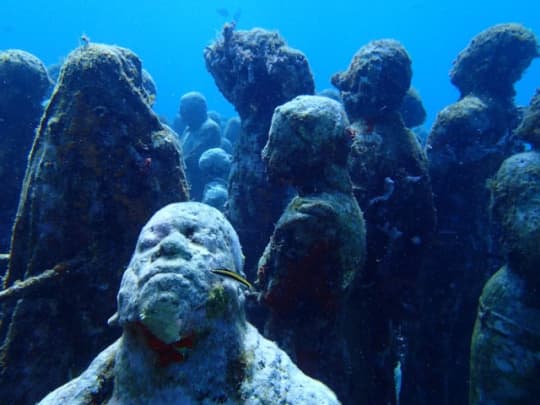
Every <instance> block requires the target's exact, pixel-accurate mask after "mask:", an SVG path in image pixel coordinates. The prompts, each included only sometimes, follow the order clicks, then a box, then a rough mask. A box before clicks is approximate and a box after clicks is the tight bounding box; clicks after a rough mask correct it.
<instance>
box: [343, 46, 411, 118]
mask: <svg viewBox="0 0 540 405" xmlns="http://www.w3.org/2000/svg"><path fill="white" fill-rule="evenodd" d="M411 77H412V70H411V60H410V58H409V55H408V54H407V51H406V50H405V48H403V46H402V45H401V44H400V43H399V42H398V41H395V40H393V39H381V40H378V41H372V42H370V43H368V44H367V45H365V46H364V47H362V48H361V49H360V50H359V51H358V52H357V53H356V54H355V55H354V57H353V59H352V61H351V64H350V65H349V67H348V69H347V70H346V71H345V72H342V73H336V74H335V75H334V76H332V84H333V85H334V86H336V87H337V88H338V89H339V90H340V93H341V99H342V100H343V104H344V105H345V110H346V111H347V114H348V116H349V119H350V120H351V121H356V120H358V119H359V118H364V119H369V120H371V119H376V118H377V117H379V116H380V115H384V114H385V113H387V112H388V111H394V110H396V109H398V108H399V106H400V105H401V102H402V100H403V97H404V96H405V93H406V92H407V89H408V88H409V86H410V84H411Z"/></svg>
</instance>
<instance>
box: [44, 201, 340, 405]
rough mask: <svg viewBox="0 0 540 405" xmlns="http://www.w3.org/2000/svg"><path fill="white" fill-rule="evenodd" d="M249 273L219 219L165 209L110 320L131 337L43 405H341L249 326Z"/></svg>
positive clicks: (197, 206) (182, 206)
mask: <svg viewBox="0 0 540 405" xmlns="http://www.w3.org/2000/svg"><path fill="white" fill-rule="evenodd" d="M242 268H243V256H242V252H241V248H240V243H239V241H238V236H237V235H236V232H235V231H234V230H233V228H232V226H231V225H230V224H229V222H228V221H227V220H226V219H225V217H224V216H223V215H222V214H221V213H220V212H219V211H218V210H217V209H215V208H213V207H210V206H207V205H205V204H201V203H197V202H185V203H176V204H170V205H168V206H166V207H164V208H162V209H161V210H160V211H158V212H157V213H156V214H155V215H154V216H153V217H152V218H151V219H150V221H149V222H148V223H147V224H146V225H145V226H144V228H143V229H142V231H141V233H140V236H139V239H138V242H137V245H136V247H135V252H134V253H133V257H132V259H131V262H130V264H129V266H128V268H127V270H126V272H125V273H124V276H123V279H122V283H121V286H120V291H119V293H118V312H117V314H116V315H115V316H114V317H113V318H111V322H116V323H119V324H120V325H121V326H122V327H123V334H122V337H121V338H120V339H119V340H118V341H116V342H115V343H114V344H113V345H111V346H110V347H108V348H107V349H105V350H104V351H103V352H102V353H101V354H100V355H99V356H97V357H96V359H95V360H94V361H93V362H92V364H91V365H90V367H89V368H88V369H87V370H86V371H85V372H83V374H82V375H81V376H80V377H78V378H76V379H75V380H73V381H71V382H69V383H68V384H66V385H64V386H62V387H60V388H58V389H57V390H56V391H53V392H52V393H50V394H49V395H48V396H47V397H46V398H44V399H43V400H42V401H41V404H59V403H68V402H69V403H70V404H92V403H107V402H108V403H115V404H157V403H159V404H240V403H242V404H277V403H290V404H338V403H339V402H338V401H337V399H336V397H335V395H334V394H333V393H332V391H330V390H329V389H328V388H327V387H325V386H324V385H323V384H321V383H320V382H318V381H316V380H313V379H311V378H309V377H307V376H306V375H304V374H303V373H302V372H301V371H300V370H299V369H298V368H297V367H296V366H295V365H294V364H293V363H292V361H291V360H290V358H289V357H288V356H287V355H286V354H285V353H284V352H283V351H281V350H280V349H279V348H278V347H277V346H276V345H275V344H274V343H272V342H270V341H268V340H266V339H265V338H263V337H262V336H261V335H260V334H259V333H258V332H257V330H256V329H255V328H254V327H253V326H252V325H250V324H249V323H247V322H246V320H245V317H244V309H243V304H244V298H245V289H246V286H245V285H244V284H247V285H248V286H249V283H247V281H245V279H243V269H242ZM248 288H249V287H248Z"/></svg>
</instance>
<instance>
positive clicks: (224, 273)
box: [211, 269, 253, 290]
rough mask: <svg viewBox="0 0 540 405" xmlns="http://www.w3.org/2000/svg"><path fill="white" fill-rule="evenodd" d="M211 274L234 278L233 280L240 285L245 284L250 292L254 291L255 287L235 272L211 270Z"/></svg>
mask: <svg viewBox="0 0 540 405" xmlns="http://www.w3.org/2000/svg"><path fill="white" fill-rule="evenodd" d="M211 272H212V273H214V274H219V275H220V276H223V277H229V278H232V279H233V280H236V281H238V282H239V283H242V284H244V285H245V286H246V287H247V288H249V289H250V290H251V289H253V286H252V285H251V283H250V282H249V281H247V280H246V279H245V278H244V277H242V276H241V275H240V274H238V273H235V272H234V271H231V270H227V269H214V270H211Z"/></svg>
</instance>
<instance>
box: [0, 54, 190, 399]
mask: <svg viewBox="0 0 540 405" xmlns="http://www.w3.org/2000/svg"><path fill="white" fill-rule="evenodd" d="M149 101H150V100H149V99H148V95H147V93H146V92H145V91H144V90H143V89H142V74H141V63H140V60H139V59H138V57H137V56H136V55H134V54H133V53H132V52H131V51H129V50H127V49H123V48H118V47H110V46H105V45H99V44H90V45H86V46H83V47H80V48H78V49H77V50H75V51H74V52H72V53H71V54H70V55H69V57H68V58H67V60H66V63H65V65H64V66H63V68H62V71H61V74H60V78H59V82H58V84H57V86H56V88H55V90H54V92H53V94H52V97H51V100H50V102H49V104H48V106H47V108H46V110H45V113H44V115H43V117H42V120H41V124H40V126H39V129H38V132H37V136H36V139H35V142H34V146H33V148H32V151H31V153H30V157H29V165H28V170H27V172H26V176H25V181H24V186H23V191H22V195H21V203H20V205H19V211H18V214H17V220H16V223H15V227H14V232H13V240H12V245H11V259H10V263H9V268H8V273H7V276H6V278H5V285H4V286H5V287H10V286H12V285H13V284H14V283H16V282H17V280H26V279H28V278H30V277H33V276H36V275H39V274H41V273H42V272H44V271H45V270H47V269H55V271H57V272H59V273H62V274H65V277H62V282H61V283H56V284H55V285H53V286H49V287H48V288H47V289H41V290H40V291H38V292H37V293H36V294H35V295H33V296H32V297H27V298H25V299H23V300H22V301H18V303H17V304H16V305H15V303H13V304H8V305H6V306H5V307H4V311H5V312H4V319H3V322H2V325H1V328H0V338H1V339H2V346H1V351H0V356H1V358H0V360H1V362H2V364H3V367H2V369H1V373H2V375H1V378H0V393H1V394H0V402H5V403H16V402H19V403H30V402H33V401H35V400H36V399H38V398H40V397H41V396H43V394H45V393H46V392H48V391H49V390H50V389H51V388H52V387H54V386H58V385H59V384H61V383H63V382H65V381H66V380H67V379H68V376H69V375H70V373H77V372H78V371H80V370H81V369H82V367H84V366H86V365H87V364H88V361H89V360H90V359H91V358H92V357H93V355H94V354H95V353H97V352H98V351H99V350H101V349H102V348H103V347H104V346H105V345H106V344H109V343H110V342H112V341H113V339H114V337H116V336H117V334H118V331H115V330H111V329H109V328H107V327H106V320H107V318H108V317H109V316H110V315H111V313H112V312H113V311H114V295H115V290H116V286H117V285H118V282H119V279H120V276H121V274H122V271H123V269H124V266H125V264H126V263H127V262H128V260H129V254H130V252H129V250H127V249H126V248H127V247H128V246H130V245H133V243H134V241H135V239H136V237H137V233H138V230H139V229H140V226H141V225H142V224H144V222H145V221H146V220H147V219H148V218H149V216H150V215H151V214H152V213H153V212H155V211H156V210H157V209H158V208H159V207H161V206H163V205H165V204H167V203H169V202H172V201H179V200H184V199H186V198H187V192H186V188H185V185H184V173H183V170H182V161H181V155H180V148H179V145H178V143H177V141H176V138H175V135H174V134H173V133H172V132H171V131H170V130H169V129H167V128H166V127H164V126H162V125H161V124H160V122H159V120H158V118H157V117H156V116H155V115H154V113H153V112H152V111H151V109H150V106H149V104H148V102H149ZM53 336H54V339H51V337H53ZM30 341H31V342H32V344H31V345H29V344H28V342H30Z"/></svg>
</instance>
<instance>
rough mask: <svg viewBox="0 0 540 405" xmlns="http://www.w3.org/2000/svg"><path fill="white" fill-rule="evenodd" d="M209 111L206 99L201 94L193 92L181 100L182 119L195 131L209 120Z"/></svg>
mask: <svg viewBox="0 0 540 405" xmlns="http://www.w3.org/2000/svg"><path fill="white" fill-rule="evenodd" d="M207 110H208V107H207V105H206V98H205V97H204V96H203V95H202V94H201V93H198V92H196V91H191V92H189V93H186V94H184V95H183V96H182V97H181V98H180V117H181V118H182V121H184V122H185V123H186V125H189V126H190V127H191V128H192V129H193V130H196V129H197V128H200V126H201V125H202V124H203V123H204V122H205V121H206V120H207V119H208V111H207Z"/></svg>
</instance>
